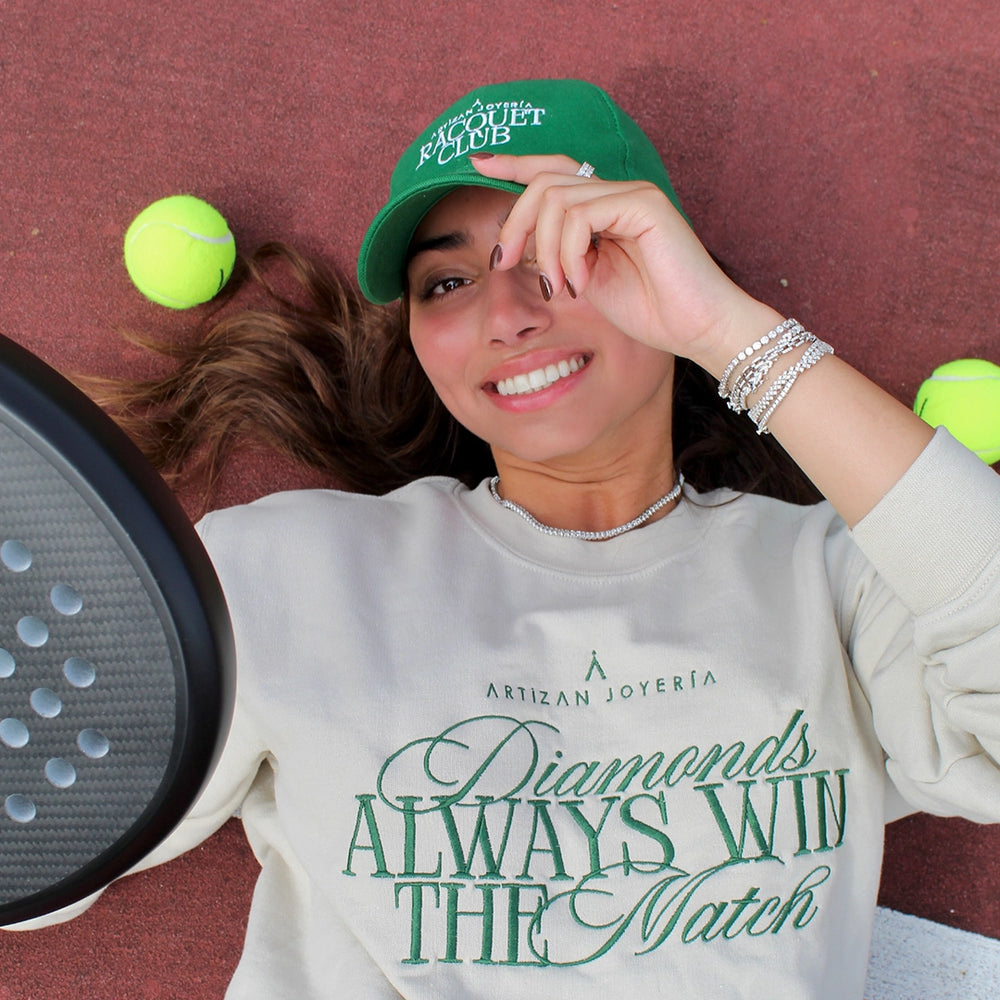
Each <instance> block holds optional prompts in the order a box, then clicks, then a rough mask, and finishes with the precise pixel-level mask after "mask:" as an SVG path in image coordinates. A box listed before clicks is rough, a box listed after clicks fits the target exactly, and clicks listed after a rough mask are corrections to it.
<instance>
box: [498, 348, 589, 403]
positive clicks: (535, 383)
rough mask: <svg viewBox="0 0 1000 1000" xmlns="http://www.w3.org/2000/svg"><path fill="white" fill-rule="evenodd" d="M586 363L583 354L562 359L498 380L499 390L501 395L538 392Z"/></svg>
mask: <svg viewBox="0 0 1000 1000" xmlns="http://www.w3.org/2000/svg"><path fill="white" fill-rule="evenodd" d="M586 363H587V362H586V360H585V359H584V358H583V357H582V356H581V357H573V358H570V359H569V360H568V361H560V362H559V363H558V364H553V365H546V366H545V367H544V368H536V369H535V370H534V371H531V372H527V373H525V374H523V375H514V376H513V377H511V378H504V379H501V380H500V381H499V382H497V384H496V386H497V392H498V393H500V395H501V396H523V395H525V394H527V393H531V392H538V390H539V389H546V388H548V386H550V385H552V383H553V382H558V381H559V379H561V378H566V376H567V375H572V374H573V373H574V372H578V371H579V370H580V369H581V368H583V366H584V365H585V364H586Z"/></svg>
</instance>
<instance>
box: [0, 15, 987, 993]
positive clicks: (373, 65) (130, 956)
mask: <svg viewBox="0 0 1000 1000" xmlns="http://www.w3.org/2000/svg"><path fill="white" fill-rule="evenodd" d="M831 6H832V7H833V8H834V9H830V7H831ZM470 12H471V13H470ZM522 76H585V77H587V78H589V79H591V80H593V81H594V82H595V83H598V84H600V85H601V86H603V87H605V88H606V89H607V90H609V91H610V92H611V93H612V95H613V96H614V97H615V98H616V99H617V100H618V101H619V103H621V104H622V105H623V106H624V107H625V108H626V109H627V110H628V111H629V112H630V113H631V114H632V115H633V117H635V118H637V119H638V121H639V122H640V124H641V125H642V126H643V127H644V128H645V129H646V131H647V132H648V133H649V134H650V136H651V137H652V138H653V139H654V141H655V142H656V143H657V145H658V146H659V148H660V149H661V150H662V151H663V153H664V158H665V160H666V163H667V165H668V168H669V169H670V171H671V174H672V175H673V177H674V181H675V186H676V188H677V190H678V193H679V195H680V197H681V199H682V200H683V202H684V204H685V207H686V209H687V212H688V215H689V216H690V217H691V219H692V221H693V223H694V225H695V228H696V229H697V230H698V232H699V234H700V235H701V237H702V239H703V240H704V242H705V243H706V244H707V245H708V246H709V247H710V248H711V249H712V250H714V251H715V253H716V254H717V255H718V256H719V257H721V258H722V259H723V260H724V261H726V262H727V263H728V265H729V266H730V268H731V269H732V270H733V272H734V273H735V275H736V276H737V277H738V279H739V280H740V281H741V282H742V283H743V284H744V285H745V286H746V287H747V288H748V289H749V290H750V291H751V292H753V293H754V294H756V295H757V296H759V297H761V298H764V299H766V300H767V301H769V302H770V303H772V304H773V305H774V306H775V307H776V308H778V309H780V310H782V311H783V312H785V313H786V314H790V315H795V316H797V317H798V318H800V319H802V320H803V321H804V322H806V323H807V324H808V326H809V328H810V329H813V330H815V331H817V332H818V333H819V334H820V335H821V336H823V337H825V338H826V339H829V340H831V341H833V342H834V343H835V345H836V346H837V349H838V352H839V353H840V354H841V355H843V356H844V357H846V358H847V359H848V360H850V361H852V362H853V363H855V364H857V365H858V366H859V367H861V368H862V369H863V370H865V371H866V372H867V373H868V374H869V375H871V376H872V377H873V378H874V379H875V380H876V381H878V382H879V383H880V384H882V385H883V386H885V387H886V388H887V389H889V390H890V391H891V392H893V393H894V394H896V395H897V396H898V397H899V398H901V399H904V400H906V401H907V402H910V401H911V400H912V398H913V395H914V393H915V391H916V388H917V385H918V384H919V383H920V381H921V380H922V379H923V378H924V377H925V376H926V375H927V374H929V372H930V371H931V369H933V368H934V367H935V366H936V365H938V364H940V363H942V362H944V361H947V360H950V359H952V358H958V357H987V358H990V359H992V360H994V361H1000V336H998V332H997V321H996V301H997V288H998V284H997V274H998V272H1000V229H998V219H1000V181H998V177H997V170H998V164H1000V115H998V111H997V94H998V93H1000V8H998V7H997V6H996V4H995V2H994V0H967V2H963V3H961V4H958V3H950V4H949V3H943V4H942V3H940V2H935V3H931V2H929V0H916V2H910V3H905V4H894V5H888V4H873V3H870V2H861V0H844V2H842V3H839V4H836V5H819V4H816V3H814V2H805V0H797V2H786V3H766V2H757V3H754V2H745V0H734V2H732V3H728V4H714V5H710V4H708V3H701V4H698V3H693V2H686V3H685V2H679V0H668V2H663V3H653V2H634V0H622V2H619V3H594V2H587V3H583V2H578V0H565V2H557V3H541V2H531V3H528V2H525V0H508V2H506V3H503V4H494V5H488V6H487V5H472V4H456V3H447V2H444V0H414V2H397V3H391V4H382V5H361V6H358V5H356V4H355V3H351V4H347V3H342V2H331V0H297V2H294V3H292V2H286V3H284V4H280V3H274V2H273V0H240V2H239V3H237V2H235V0H218V2H216V3H215V4H210V5H208V4H184V3H175V4H129V3H124V2H122V0H102V2H100V3H98V2H94V0H90V2H87V0H83V2H77V3H68V2H64V0H56V2H54V3H48V4H41V3H38V2H37V0H6V2H5V3H4V4H3V6H2V7H0V164H2V166H0V332H3V333H4V334H6V335H7V336H9V337H11V338H13V339H14V340H17V341H19V342H20V343H22V344H24V345H25V346H27V347H29V348H30V349H32V350H34V351H35V352H36V353H38V354H39V355H41V356H42V357H43V358H44V359H46V360H47V361H49V362H50V363H52V364H54V365H55V366H56V367H57V368H59V369H61V370H63V371H67V372H80V371H83V372H100V373H120V372H129V373H132V374H135V373H138V372H142V371H146V370H148V368H149V365H150V362H149V360H148V359H146V358H144V357H142V356H141V355H140V354H139V353H138V352H137V351H136V350H134V349H132V348H127V347H124V346H123V344H122V342H121V341H120V340H119V339H118V337H117V335H116V330H118V329H120V328H122V327H133V328H138V329H143V330H148V331H152V332H154V333H159V334H161V335H165V336H169V337H182V336H184V335H185V333H186V332H187V331H188V330H190V328H191V326H192V325H193V323H194V322H195V321H196V319H197V318H198V316H200V315H201V313H199V312H197V311H196V312H194V313H174V312H170V311H168V310H165V309H162V308H160V307H158V306H154V305H152V304H150V303H148V302H146V301H145V300H144V299H142V298H141V297H140V296H139V294H138V293H137V292H136V291H135V290H134V289H133V288H132V286H131V285H130V283H129V280H128V277H127V275H126V273H125V270H124V267H123V265H122V262H121V241H122V237H123V235H124V232H125V229H126V227H127V226H128V223H129V221H130V220H131V219H132V218H133V216H134V215H135V214H136V213H137V212H138V211H139V210H140V209H141V208H142V207H144V206H145V205H146V204H147V203H149V202H150V201H152V200H154V199H156V198H159V197H162V196H164V195H167V194H174V193H180V192H189V193H194V194H198V195H200V196H201V197H203V198H206V199H207V200H209V201H211V202H213V203H214V204H215V205H216V206H217V207H218V208H219V209H220V210H221V211H222V212H223V214H224V215H226V217H227V218H228V220H229V222H230V225H231V227H232V229H233V231H234V232H235V234H236V237H237V241H238V243H239V245H240V247H241V249H243V250H245V251H247V250H250V249H252V248H254V247H255V246H256V245H258V244H259V243H261V242H263V241H264V240H265V239H270V238H280V239H284V240H287V241H290V242H292V243H294V244H297V245H299V246H301V247H303V248H305V249H307V250H310V251H313V252H318V253H320V254H322V255H324V256H325V257H326V258H327V259H329V260H331V261H332V262H333V263H335V264H337V265H339V266H341V267H342V268H344V269H346V270H348V271H352V270H353V262H354V259H355V255H356V252H357V248H358V244H359V242H360V238H361V235H362V233H363V231H364V228H365V226H366V225H367V222H368V220H369V218H370V217H371V215H372V214H373V213H374V211H375V210H376V209H377V207H378V205H379V204H380V199H381V198H382V196H383V193H384V190H385V187H386V184H387V178H388V173H389V170H390V168H391V165H392V163H393V161H394V159H395V156H396V155H397V154H398V152H399V151H400V150H401V148H402V147H403V145H404V144H405V143H406V141H407V140H408V138H409V137H410V135H411V133H412V131H413V130H414V129H415V127H417V126H419V125H422V124H423V123H424V122H425V121H426V120H427V119H429V118H430V117H431V116H432V115H433V114H434V113H436V112H437V111H438V110H440V109H441V108H442V107H444V106H445V105H446V104H448V103H450V102H451V101H452V100H454V99H456V98H457V97H458V96H460V95H461V94H462V93H464V92H465V91H466V90H468V89H470V88H471V87H473V86H475V85H477V84H480V83H485V82H490V81H495V80H499V79H503V78H512V77H522ZM315 483H316V477H315V476H314V475H311V474H308V473H305V472H303V471H302V470H300V469H295V468H292V467H290V466H289V465H288V464H287V463H284V462H276V461H275V460H274V459H273V458H271V457H270V456H268V455H263V454H260V453H256V452H252V451H251V452H248V453H247V455H246V456H245V457H244V458H243V459H242V460H241V461H240V462H239V463H237V464H235V465H234V467H232V468H230V469H229V470H228V472H227V475H226V477H225V480H224V483H223V488H222V491H221V493H220V495H219V496H217V497H216V500H215V503H216V504H217V505H220V506H221V505H224V504H229V503H233V502H240V501H244V500H249V499H252V498H254V497H256V496H258V495H261V494H263V493H266V492H269V491H272V490H275V489H279V488H281V489H286V488H290V487H295V486H301V485H313V484H315ZM942 488H943V489H946V488H947V484H943V485H942ZM185 500H186V501H187V502H189V503H190V504H191V505H192V512H193V499H192V498H190V497H185ZM998 858H1000V829H998V828H995V827H994V828H981V827H976V826H974V825H972V824H969V823H966V822H963V821H958V820H943V819H935V818H930V817H927V816H914V817H911V818H908V819H906V820H903V821H901V822H899V823H897V824H894V825H893V826H891V827H890V828H889V829H888V834H887V857H886V862H885V875H884V884H883V892H882V902H883V904H884V905H885V906H888V907H891V908H894V909H897V910H900V911H902V912H904V913H909V914H915V915H917V916H921V917H926V918H929V919H931V920H934V921H938V922H941V923H944V924H948V925H951V926H954V927H958V928H961V929H964V930H971V931H975V932H977V933H979V934H983V935H986V936H989V937H993V938H1000V892H998V889H1000V863H998V860H997V859H998ZM254 876H255V865H254V862H253V859H252V857H251V855H250V853H249V850H248V848H247V847H246V846H245V843H244V842H243V839H242V834H241V832H240V829H239V827H238V826H237V825H236V824H235V823H230V824H229V825H228V826H227V827H226V828H225V829H224V830H223V831H222V833H221V834H219V835H218V836H216V837H214V838H213V839H212V840H210V841H209V842H208V843H207V844H205V845H204V846H203V847H202V848H200V849H198V850H196V851H194V852H192V853H191V854H190V855H188V856H187V857H185V858H182V859H180V860H178V861H176V862H174V863H172V864H170V865H167V866H164V867H162V868H160V869H158V870H155V871H152V872H149V873H145V874H143V875H141V876H137V877H135V878H134V879H131V880H129V881H127V882H126V883H122V884H119V885H116V886H115V887H113V888H112V889H111V890H110V891H109V892H108V893H107V894H106V895H105V897H104V898H103V899H102V900H100V901H99V902H98V904H97V905H96V906H95V907H94V908H93V909H92V910H91V911H90V912H89V913H87V914H86V915H84V916H83V917H81V918H80V919H79V920H77V921H75V922H74V923H72V924H70V925H66V926H62V927H56V928H52V929H48V930H45V931H40V932H36V933H33V934H29V935H0V1000H27V998H31V1000H49V998H57V997H58V998H60V1000H63V998H66V997H70V996H88V995H89V996H101V997H126V996H127V997H131V998H135V1000H143V998H154V997H156V998H159V997H204V998H211V997H220V996H222V994H223V992H224V989H225V983H226V982H227V980H228V977H229V974H230V972H231V970H232V968H233V967H234V965H235V962H236V959H237V956H238V952H239V947H240V943H241V939H242V930H243V921H244V914H245V912H246V907H247V903H248V900H249V895H250V892H251V889H252V883H253V879H254Z"/></svg>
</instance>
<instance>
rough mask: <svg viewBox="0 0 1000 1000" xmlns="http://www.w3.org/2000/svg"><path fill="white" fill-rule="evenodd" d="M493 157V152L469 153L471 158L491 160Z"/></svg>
mask: <svg viewBox="0 0 1000 1000" xmlns="http://www.w3.org/2000/svg"><path fill="white" fill-rule="evenodd" d="M492 158H493V154H492V153H469V159H470V160H490V159H492Z"/></svg>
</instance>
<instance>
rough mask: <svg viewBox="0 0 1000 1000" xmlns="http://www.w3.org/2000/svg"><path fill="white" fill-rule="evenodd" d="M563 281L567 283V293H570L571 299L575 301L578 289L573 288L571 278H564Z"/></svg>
mask: <svg viewBox="0 0 1000 1000" xmlns="http://www.w3.org/2000/svg"><path fill="white" fill-rule="evenodd" d="M563 281H564V282H565V283H566V291H567V292H569V297H570V298H571V299H575V298H576V289H575V288H574V287H573V282H572V281H570V280H569V278H563Z"/></svg>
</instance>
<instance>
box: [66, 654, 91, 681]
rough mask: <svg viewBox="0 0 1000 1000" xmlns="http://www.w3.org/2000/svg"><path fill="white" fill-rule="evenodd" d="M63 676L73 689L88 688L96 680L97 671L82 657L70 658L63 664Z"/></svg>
mask: <svg viewBox="0 0 1000 1000" xmlns="http://www.w3.org/2000/svg"><path fill="white" fill-rule="evenodd" d="M63 675H64V676H65V678H66V680H68V681H69V682H70V684H72V685H73V687H75V688H88V687H90V685H91V684H93V683H94V681H95V680H96V679H97V671H96V670H95V669H94V667H93V665H92V664H90V663H88V662H87V661H86V660H85V659H84V658H83V657H82V656H71V657H70V658H69V659H68V660H67V661H66V662H65V663H64V664H63Z"/></svg>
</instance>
